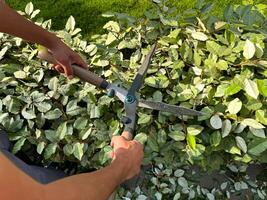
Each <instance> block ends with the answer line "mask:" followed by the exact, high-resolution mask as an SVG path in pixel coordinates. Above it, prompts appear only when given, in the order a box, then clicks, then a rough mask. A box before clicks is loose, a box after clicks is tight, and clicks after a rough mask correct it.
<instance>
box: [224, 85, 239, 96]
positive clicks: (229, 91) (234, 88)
mask: <svg viewBox="0 0 267 200" xmlns="http://www.w3.org/2000/svg"><path fill="white" fill-rule="evenodd" d="M241 89H242V88H241V86H240V85H239V84H237V83H231V84H230V85H229V86H228V87H226V89H225V90H224V94H225V95H228V96H231V95H234V94H236V93H238V92H239V91H240V90H241Z"/></svg>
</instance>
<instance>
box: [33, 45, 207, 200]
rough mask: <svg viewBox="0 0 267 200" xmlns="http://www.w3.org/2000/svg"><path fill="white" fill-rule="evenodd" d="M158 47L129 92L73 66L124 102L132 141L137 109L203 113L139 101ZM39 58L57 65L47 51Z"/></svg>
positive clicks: (77, 73)
mask: <svg viewBox="0 0 267 200" xmlns="http://www.w3.org/2000/svg"><path fill="white" fill-rule="evenodd" d="M156 47H157V44H156V43H155V44H153V45H152V47H151V50H150V51H149V53H148V54H147V55H146V57H145V59H144V61H143V63H142V64H141V67H140V68H139V70H138V72H137V74H136V76H135V78H134V80H133V83H132V85H131V87H130V89H129V90H127V89H125V88H123V87H120V86H117V85H115V84H112V83H109V82H108V81H107V80H105V79H103V78H101V77H99V76H98V75H96V74H95V73H93V72H90V71H88V70H86V69H84V68H81V67H79V66H77V65H72V69H73V74H74V75H75V76H77V77H79V78H80V79H81V80H82V81H85V82H88V83H90V84H92V85H95V86H96V87H98V88H101V89H104V90H106V91H107V94H108V95H109V96H110V97H113V96H116V97H117V98H118V99H119V100H120V101H121V102H123V104H124V109H125V116H124V117H122V119H121V122H122V123H123V124H124V131H123V134H122V136H123V137H124V138H125V139H127V140H132V139H133V137H134V132H135V126H136V119H137V117H136V116H137V114H136V113H137V107H141V108H147V109H152V110H158V111H164V112H169V113H173V114H175V115H191V116H200V115H202V113H201V112H199V111H196V110H192V109H188V108H183V107H180V106H176V105H170V104H166V103H163V102H154V101H147V100H144V99H139V98H138V97H137V92H138V91H139V89H140V88H141V87H142V86H143V82H144V78H145V76H146V73H147V70H148V68H149V66H150V63H151V60H152V57H153V55H154V53H155V51H156ZM38 57H39V58H41V59H43V60H46V61H48V62H50V63H55V61H54V59H53V57H52V56H51V54H50V53H49V52H48V51H47V50H43V51H41V52H39V55H38ZM127 185H131V184H127ZM110 199H112V198H110Z"/></svg>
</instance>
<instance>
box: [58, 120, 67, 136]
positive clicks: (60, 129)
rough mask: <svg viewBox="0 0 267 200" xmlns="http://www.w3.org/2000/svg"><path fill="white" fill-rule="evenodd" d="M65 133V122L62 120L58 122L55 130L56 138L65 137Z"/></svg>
mask: <svg viewBox="0 0 267 200" xmlns="http://www.w3.org/2000/svg"><path fill="white" fill-rule="evenodd" d="M66 133H67V122H64V123H62V124H60V125H59V127H58V128H57V131H56V135H57V138H58V139H59V140H62V139H63V138H64V137H65V135H66Z"/></svg>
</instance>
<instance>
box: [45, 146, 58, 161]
mask: <svg viewBox="0 0 267 200" xmlns="http://www.w3.org/2000/svg"><path fill="white" fill-rule="evenodd" d="M56 150H57V143H51V144H49V145H47V147H46V148H45V152H44V158H45V159H49V158H50V157H51V156H52V155H53V154H54V153H56Z"/></svg>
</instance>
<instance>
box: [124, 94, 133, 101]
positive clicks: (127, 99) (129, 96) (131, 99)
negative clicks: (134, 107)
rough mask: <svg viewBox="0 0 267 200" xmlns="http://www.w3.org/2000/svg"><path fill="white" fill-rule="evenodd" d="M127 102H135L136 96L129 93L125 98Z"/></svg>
mask: <svg viewBox="0 0 267 200" xmlns="http://www.w3.org/2000/svg"><path fill="white" fill-rule="evenodd" d="M125 101H126V103H133V102H134V98H133V97H132V96H131V95H128V96H127V97H126V99H125Z"/></svg>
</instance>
